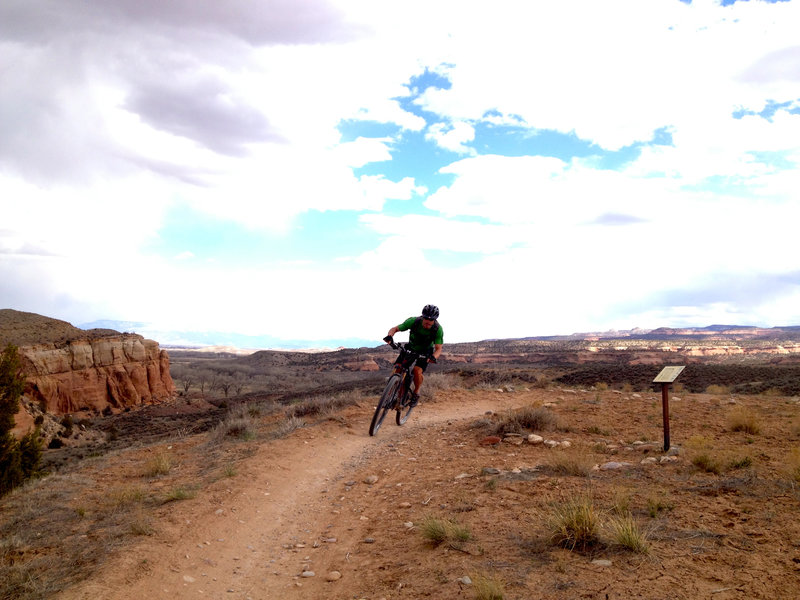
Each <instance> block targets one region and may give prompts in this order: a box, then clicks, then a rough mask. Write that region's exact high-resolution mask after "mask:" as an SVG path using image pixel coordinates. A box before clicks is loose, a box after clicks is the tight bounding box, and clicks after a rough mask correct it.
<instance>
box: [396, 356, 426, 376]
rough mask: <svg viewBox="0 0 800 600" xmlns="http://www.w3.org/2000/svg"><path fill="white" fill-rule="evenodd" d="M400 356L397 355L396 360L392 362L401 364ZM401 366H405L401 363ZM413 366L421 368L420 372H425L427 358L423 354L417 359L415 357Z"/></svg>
mask: <svg viewBox="0 0 800 600" xmlns="http://www.w3.org/2000/svg"><path fill="white" fill-rule="evenodd" d="M400 356H403V355H402V354H401V355H400ZM400 356H398V357H397V360H396V361H394V364H396V365H399V364H401V361H400ZM403 366H405V365H403ZM414 366H415V367H419V368H420V369H422V372H423V373H424V372H425V369H427V368H428V359H427V358H425V357H424V356H420V357H419V358H418V359H417V360H416V361H415V362H414Z"/></svg>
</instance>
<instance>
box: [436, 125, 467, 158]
mask: <svg viewBox="0 0 800 600" xmlns="http://www.w3.org/2000/svg"><path fill="white" fill-rule="evenodd" d="M425 139H427V140H432V141H433V142H435V143H436V144H437V145H438V146H440V147H441V148H444V149H445V150H450V151H451V152H457V153H458V154H475V150H474V149H472V148H470V147H469V146H468V145H467V144H468V143H469V142H472V141H473V140H474V139H475V128H474V127H473V126H472V125H470V124H469V123H465V122H464V121H456V122H455V123H434V124H433V125H431V126H430V127H428V131H427V133H425Z"/></svg>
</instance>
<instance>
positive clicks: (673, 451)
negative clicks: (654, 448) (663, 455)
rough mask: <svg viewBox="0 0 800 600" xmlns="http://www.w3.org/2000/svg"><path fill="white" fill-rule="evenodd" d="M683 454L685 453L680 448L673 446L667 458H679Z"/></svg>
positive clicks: (668, 451)
mask: <svg viewBox="0 0 800 600" xmlns="http://www.w3.org/2000/svg"><path fill="white" fill-rule="evenodd" d="M681 452H683V451H682V450H681V449H680V448H679V447H678V446H672V447H671V448H670V449H669V450H667V456H678V455H679V454H680V453H681Z"/></svg>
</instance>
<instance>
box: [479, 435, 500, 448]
mask: <svg viewBox="0 0 800 600" xmlns="http://www.w3.org/2000/svg"><path fill="white" fill-rule="evenodd" d="M501 441H502V440H501V439H500V438H499V437H498V436H496V435H489V436H486V437H485V438H483V439H482V440H481V446H494V445H496V444H499V443H500V442H501Z"/></svg>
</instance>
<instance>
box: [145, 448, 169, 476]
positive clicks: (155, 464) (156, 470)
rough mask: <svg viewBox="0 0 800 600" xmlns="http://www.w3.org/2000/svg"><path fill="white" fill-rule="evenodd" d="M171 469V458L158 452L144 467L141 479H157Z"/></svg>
mask: <svg viewBox="0 0 800 600" xmlns="http://www.w3.org/2000/svg"><path fill="white" fill-rule="evenodd" d="M171 469H172V458H171V457H170V455H169V454H167V453H166V452H159V453H158V454H156V455H155V456H153V457H152V458H150V460H148V461H147V464H146V465H145V468H144V472H143V473H142V476H143V477H151V478H152V477H158V476H159V475H166V474H168V473H169V472H170V470H171Z"/></svg>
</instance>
